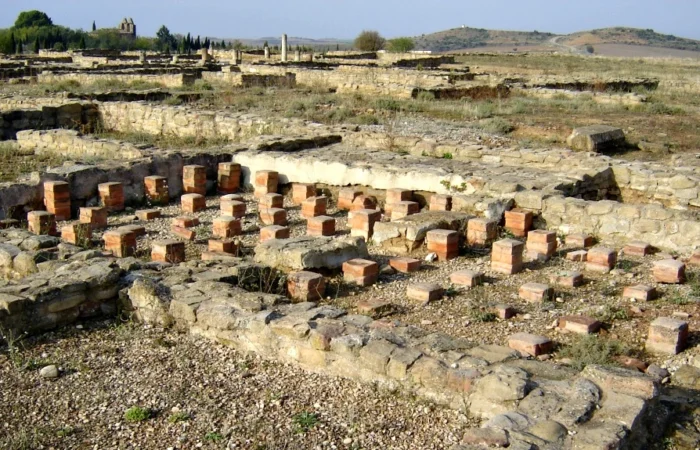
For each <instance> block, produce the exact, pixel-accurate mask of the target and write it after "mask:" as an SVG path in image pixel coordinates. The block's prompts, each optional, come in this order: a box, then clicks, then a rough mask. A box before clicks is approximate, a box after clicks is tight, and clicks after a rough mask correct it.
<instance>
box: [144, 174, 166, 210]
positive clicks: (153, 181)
mask: <svg viewBox="0 0 700 450" xmlns="http://www.w3.org/2000/svg"><path fill="white" fill-rule="evenodd" d="M143 184H144V187H145V189H144V190H145V193H146V200H147V201H148V202H149V203H151V204H154V205H166V204H167V203H168V202H169V201H170V193H169V192H168V179H167V178H165V177H161V176H157V175H152V176H149V177H146V178H144V179H143Z"/></svg>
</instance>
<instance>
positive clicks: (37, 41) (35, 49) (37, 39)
mask: <svg viewBox="0 0 700 450" xmlns="http://www.w3.org/2000/svg"><path fill="white" fill-rule="evenodd" d="M32 51H33V52H34V53H37V54H38V53H39V38H36V39H34V47H33V48H32Z"/></svg>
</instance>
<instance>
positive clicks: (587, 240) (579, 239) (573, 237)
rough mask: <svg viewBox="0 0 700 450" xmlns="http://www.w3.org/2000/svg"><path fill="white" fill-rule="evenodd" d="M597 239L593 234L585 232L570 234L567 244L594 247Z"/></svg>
mask: <svg viewBox="0 0 700 450" xmlns="http://www.w3.org/2000/svg"><path fill="white" fill-rule="evenodd" d="M594 244H595V240H594V239H593V236H591V235H588V234H585V233H575V234H570V235H568V236H567V237H566V245H571V246H574V247H579V248H588V247H593V245H594Z"/></svg>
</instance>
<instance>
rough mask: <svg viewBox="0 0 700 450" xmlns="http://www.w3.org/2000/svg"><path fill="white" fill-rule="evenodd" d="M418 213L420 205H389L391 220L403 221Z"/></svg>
mask: <svg viewBox="0 0 700 450" xmlns="http://www.w3.org/2000/svg"><path fill="white" fill-rule="evenodd" d="M419 212H420V205H419V204H418V203H416V202H409V201H404V202H398V203H391V220H399V219H403V218H404V217H406V216H410V215H413V214H418V213H419Z"/></svg>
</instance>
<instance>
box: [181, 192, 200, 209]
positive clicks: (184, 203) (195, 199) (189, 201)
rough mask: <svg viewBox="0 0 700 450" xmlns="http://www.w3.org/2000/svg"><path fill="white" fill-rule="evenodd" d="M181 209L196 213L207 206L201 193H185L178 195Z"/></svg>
mask: <svg viewBox="0 0 700 450" xmlns="http://www.w3.org/2000/svg"><path fill="white" fill-rule="evenodd" d="M180 202H181V207H182V211H184V212H187V213H196V212H199V211H202V210H205V209H206V208H207V202H206V199H205V198H204V196H203V195H201V194H185V195H183V196H182V197H180Z"/></svg>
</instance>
